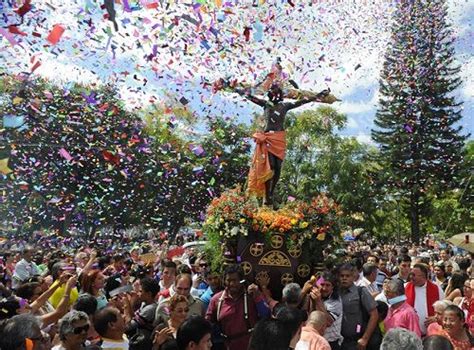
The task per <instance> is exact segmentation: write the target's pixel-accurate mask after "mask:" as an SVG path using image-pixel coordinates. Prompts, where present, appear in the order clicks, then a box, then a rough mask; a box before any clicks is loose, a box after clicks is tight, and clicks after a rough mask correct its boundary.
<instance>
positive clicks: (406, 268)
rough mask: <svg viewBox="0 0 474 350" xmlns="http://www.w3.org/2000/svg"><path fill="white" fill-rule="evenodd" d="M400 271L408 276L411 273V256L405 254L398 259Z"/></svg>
mask: <svg viewBox="0 0 474 350" xmlns="http://www.w3.org/2000/svg"><path fill="white" fill-rule="evenodd" d="M397 263H398V270H399V272H400V274H401V275H403V276H406V275H408V274H409V273H410V269H411V258H410V256H409V255H407V254H404V255H402V256H400V257H399V258H397Z"/></svg>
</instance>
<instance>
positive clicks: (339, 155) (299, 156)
mask: <svg viewBox="0 0 474 350" xmlns="http://www.w3.org/2000/svg"><path fill="white" fill-rule="evenodd" d="M286 122H287V123H286V131H287V157H286V158H285V162H284V166H283V172H282V181H281V184H280V185H279V186H278V194H279V195H280V196H281V198H282V199H283V200H285V199H286V198H288V197H296V198H298V199H303V200H308V199H310V198H312V197H313V196H315V195H317V194H319V193H321V192H326V193H328V195H329V196H330V197H331V198H333V199H334V200H335V201H336V202H337V203H338V204H340V205H341V208H342V210H343V211H344V213H345V214H346V215H344V220H343V221H344V222H343V224H347V225H349V226H353V227H363V228H366V229H370V230H372V229H373V221H374V220H373V219H372V216H371V215H370V214H371V213H372V212H373V211H374V210H375V203H374V200H373V199H372V198H371V197H372V196H371V195H370V192H371V184H370V179H369V177H368V174H367V170H368V168H369V167H370V166H371V163H370V162H369V161H368V158H369V157H368V156H369V153H370V152H371V149H370V148H369V146H368V145H366V144H361V143H359V142H358V141H357V140H356V139H355V138H350V137H343V136H340V135H337V131H338V130H340V129H342V128H343V127H344V126H345V124H346V116H345V115H343V114H340V113H338V112H337V111H336V110H335V109H334V108H332V107H327V106H322V107H319V108H317V109H315V110H307V111H304V112H301V113H298V114H294V113H291V114H289V115H288V118H287V120H286Z"/></svg>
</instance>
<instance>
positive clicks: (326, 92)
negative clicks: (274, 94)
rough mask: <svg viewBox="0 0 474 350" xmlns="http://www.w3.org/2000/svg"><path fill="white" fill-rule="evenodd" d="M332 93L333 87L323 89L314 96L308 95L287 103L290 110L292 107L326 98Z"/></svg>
mask: <svg viewBox="0 0 474 350" xmlns="http://www.w3.org/2000/svg"><path fill="white" fill-rule="evenodd" d="M330 93H331V89H327V90H323V91H321V92H320V93H319V94H317V95H315V96H313V97H306V98H302V99H301V100H297V101H295V102H289V103H287V107H288V109H289V110H290V109H294V108H298V107H300V106H302V105H305V104H307V103H310V102H315V101H323V100H324V98H325V97H326V96H328V95H329V94H330Z"/></svg>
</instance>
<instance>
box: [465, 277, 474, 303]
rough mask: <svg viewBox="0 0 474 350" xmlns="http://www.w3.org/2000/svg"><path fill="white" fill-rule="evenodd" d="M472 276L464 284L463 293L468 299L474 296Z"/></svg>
mask: <svg viewBox="0 0 474 350" xmlns="http://www.w3.org/2000/svg"><path fill="white" fill-rule="evenodd" d="M471 285H472V278H468V279H467V280H465V281H464V285H463V295H464V296H465V297H466V298H467V299H471V298H472V296H473V293H472V286H471Z"/></svg>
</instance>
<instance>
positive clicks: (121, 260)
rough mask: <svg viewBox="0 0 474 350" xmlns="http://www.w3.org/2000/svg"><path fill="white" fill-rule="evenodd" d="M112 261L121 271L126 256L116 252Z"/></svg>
mask: <svg viewBox="0 0 474 350" xmlns="http://www.w3.org/2000/svg"><path fill="white" fill-rule="evenodd" d="M112 261H113V264H114V267H115V269H116V270H117V272H120V270H121V269H123V267H124V262H125V257H124V256H123V254H120V253H119V254H115V255H114V256H113V258H112Z"/></svg>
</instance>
